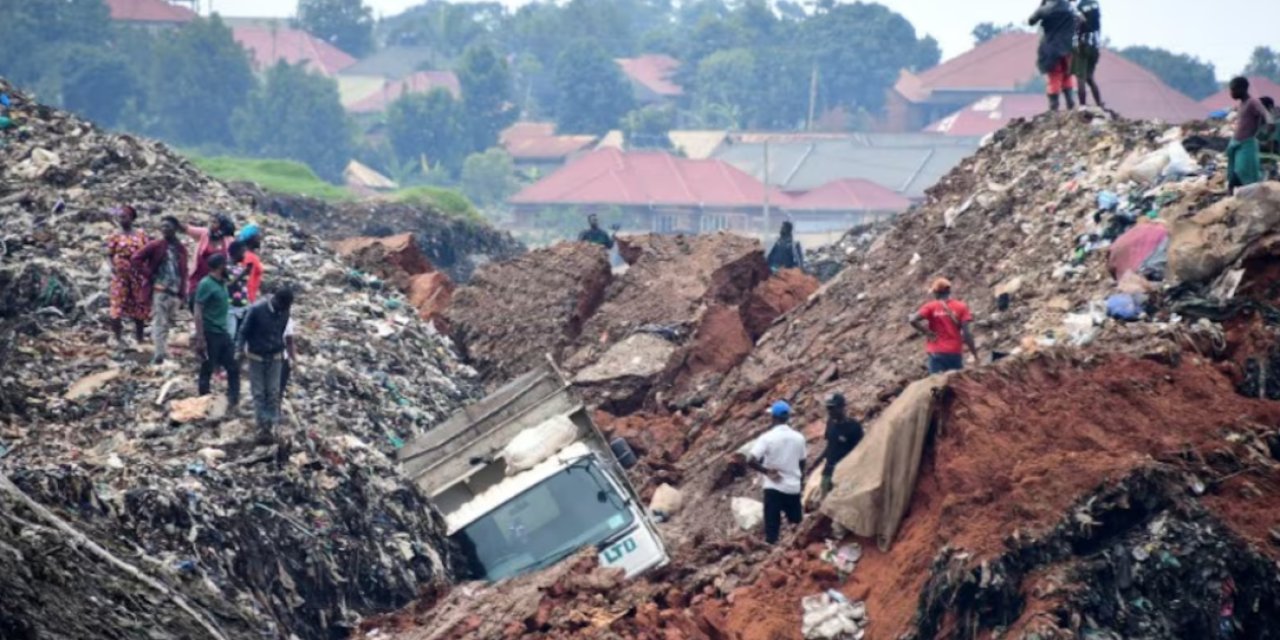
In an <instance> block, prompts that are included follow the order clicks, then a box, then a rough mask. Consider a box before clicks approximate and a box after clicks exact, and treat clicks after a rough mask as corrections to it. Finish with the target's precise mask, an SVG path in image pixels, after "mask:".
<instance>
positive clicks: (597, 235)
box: [578, 213, 617, 249]
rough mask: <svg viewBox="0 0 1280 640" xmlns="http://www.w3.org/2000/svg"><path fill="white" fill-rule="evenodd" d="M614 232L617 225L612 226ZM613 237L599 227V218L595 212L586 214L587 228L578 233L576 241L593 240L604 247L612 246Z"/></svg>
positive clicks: (610, 247)
mask: <svg viewBox="0 0 1280 640" xmlns="http://www.w3.org/2000/svg"><path fill="white" fill-rule="evenodd" d="M614 233H615V234H616V233H617V226H616V225H615V227H614ZM613 240H614V237H613V236H611V235H609V234H607V233H605V231H604V229H601V228H600V218H598V217H596V214H594V213H593V214H591V215H589V216H587V230H586V231H583V232H582V233H580V234H578V242H594V243H596V244H598V245H600V246H602V247H604V248H606V249H612V248H613Z"/></svg>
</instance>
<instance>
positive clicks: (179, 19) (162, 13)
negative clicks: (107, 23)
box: [106, 0, 196, 29]
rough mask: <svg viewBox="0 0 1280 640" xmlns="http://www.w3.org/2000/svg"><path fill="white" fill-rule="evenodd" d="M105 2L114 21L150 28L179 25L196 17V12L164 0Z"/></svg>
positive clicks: (116, 0) (115, 0) (108, 0)
mask: <svg viewBox="0 0 1280 640" xmlns="http://www.w3.org/2000/svg"><path fill="white" fill-rule="evenodd" d="M106 3H107V9H108V10H109V11H110V12H111V19H112V20H114V21H115V22H122V23H126V24H132V25H135V26H141V27H148V28H151V29H168V28H172V27H180V26H182V25H184V24H186V23H188V22H191V21H192V20H195V19H196V12H194V11H192V10H191V9H188V8H186V7H180V6H178V5H174V4H169V3H168V2H166V1H165V0H106Z"/></svg>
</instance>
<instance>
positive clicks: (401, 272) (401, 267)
mask: <svg viewBox="0 0 1280 640" xmlns="http://www.w3.org/2000/svg"><path fill="white" fill-rule="evenodd" d="M330 246H332V247H333V249H334V251H337V252H338V255H340V256H342V259H343V260H345V261H346V262H347V263H348V264H350V265H352V266H354V267H356V268H357V269H359V270H360V271H362V272H363V273H366V274H372V275H374V276H377V277H378V278H381V279H382V280H383V281H385V282H386V283H387V284H389V285H391V286H392V287H394V288H395V289H396V290H398V291H400V292H401V293H403V294H405V295H406V296H408V299H409V304H410V305H413V308H415V309H417V310H418V314H419V315H421V316H422V319H424V320H433V321H435V322H436V323H437V324H441V323H443V319H442V315H443V313H444V311H445V309H448V308H449V304H450V302H451V301H452V300H453V290H454V283H453V280H452V279H450V278H449V275H448V274H446V273H444V272H441V271H438V270H437V269H436V267H435V265H433V264H431V261H430V260H427V257H426V256H425V255H423V253H422V249H421V248H420V247H419V246H418V241H417V239H416V237H415V236H414V235H413V234H410V233H401V234H397V235H394V236H386V237H383V238H369V237H360V238H347V239H345V240H338V241H336V242H333V243H330Z"/></svg>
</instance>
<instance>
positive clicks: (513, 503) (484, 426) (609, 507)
mask: <svg viewBox="0 0 1280 640" xmlns="http://www.w3.org/2000/svg"><path fill="white" fill-rule="evenodd" d="M399 458H400V461H401V463H402V465H403V467H404V470H405V472H406V473H408V474H409V476H410V477H411V478H413V479H414V481H415V482H416V483H417V484H418V486H419V487H420V488H421V489H422V490H423V491H424V492H425V493H426V495H427V496H429V497H430V498H431V501H432V503H433V504H434V505H435V506H436V507H437V508H438V509H439V510H440V511H441V512H442V513H443V514H444V518H445V522H446V524H447V526H448V533H449V536H450V537H451V538H452V539H453V540H454V541H455V542H456V543H458V546H459V547H460V549H461V550H462V552H463V553H464V554H465V556H466V560H467V562H468V564H469V565H470V568H471V573H472V575H473V577H475V578H478V579H483V580H489V581H496V580H501V579H503V578H508V577H511V576H515V575H519V574H522V573H527V572H530V571H536V570H538V569H542V568H544V567H549V566H551V565H553V564H556V563H557V562H560V561H561V560H564V559H565V558H567V557H569V556H571V555H573V554H574V553H576V552H578V551H579V550H581V549H583V548H585V547H589V546H594V547H595V548H596V549H597V550H598V552H599V558H600V564H601V565H602V566H606V567H617V568H621V569H623V570H624V571H625V572H626V575H627V577H632V576H636V575H639V574H640V573H643V572H645V571H648V570H650V569H653V568H655V567H658V566H661V565H663V564H665V563H666V562H667V560H668V556H667V551H666V548H665V546H664V545H663V543H662V539H661V538H660V537H659V536H658V532H657V530H656V529H655V527H654V523H653V521H652V520H651V518H650V517H649V514H648V512H647V511H646V509H645V508H644V506H643V505H642V504H641V502H640V499H639V496H638V495H637V494H636V491H635V489H634V488H633V487H632V486H631V483H630V481H628V479H627V475H626V472H625V470H624V463H626V465H627V466H630V465H631V464H633V463H634V454H632V452H631V450H630V449H629V448H628V447H627V445H626V443H625V442H624V441H622V440H618V439H615V440H614V441H613V442H612V443H610V442H606V441H605V438H604V436H603V435H602V434H601V433H600V431H599V430H598V429H597V428H596V426H595V424H593V423H592V422H591V418H590V416H589V414H588V411H587V410H586V408H585V407H584V406H583V405H582V403H581V402H580V401H578V400H577V398H576V397H575V395H574V394H573V392H572V391H571V390H570V389H569V387H568V386H567V385H566V384H565V382H564V380H563V379H562V377H561V376H560V374H559V373H558V372H557V371H556V370H555V368H554V367H553V366H551V365H550V364H547V365H543V366H542V367H540V368H538V369H535V370H534V371H531V372H529V373H526V374H525V375H523V376H520V377H519V378H517V379H515V380H514V381H512V382H511V383H509V384H507V385H506V386H503V387H502V388H500V389H498V390H497V391H495V392H493V393H492V394H490V395H489V396H487V397H485V398H484V399H483V400H480V401H479V402H477V403H475V404H472V405H470V406H468V407H467V408H465V409H463V410H462V411H460V412H459V413H457V414H455V415H454V416H453V417H451V418H450V419H449V420H447V421H446V422H445V423H444V424H442V425H440V426H438V427H436V428H435V429H432V430H431V431H429V432H427V433H426V434H424V435H422V436H420V437H418V438H417V439H416V440H414V441H412V442H411V443H409V444H408V445H407V446H406V447H405V448H404V449H403V450H402V451H401V453H400V456H399Z"/></svg>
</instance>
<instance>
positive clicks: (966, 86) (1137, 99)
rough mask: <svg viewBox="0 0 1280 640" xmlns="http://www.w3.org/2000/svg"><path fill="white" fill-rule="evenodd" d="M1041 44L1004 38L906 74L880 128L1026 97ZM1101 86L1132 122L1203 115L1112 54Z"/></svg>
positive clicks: (908, 127)
mask: <svg viewBox="0 0 1280 640" xmlns="http://www.w3.org/2000/svg"><path fill="white" fill-rule="evenodd" d="M1039 42H1040V37H1039V36H1038V35H1036V34H1032V33H1021V32H1015V33H1006V34H1003V35H1000V36H997V37H995V38H992V39H991V40H988V41H987V42H984V43H982V44H981V45H978V46H977V47H975V48H974V49H972V50H970V51H968V52H966V53H964V54H961V55H959V56H957V57H955V58H952V59H951V60H948V61H946V62H944V63H942V64H940V65H938V66H936V67H934V68H932V69H929V70H928V71H925V72H923V73H920V74H918V75H914V76H913V75H911V74H909V73H906V72H904V73H903V75H902V77H901V78H900V79H899V81H898V84H897V85H895V87H894V88H893V89H890V90H889V94H888V96H887V99H886V102H885V117H884V121H883V123H882V126H883V127H884V129H885V130H887V131H896V132H908V131H919V130H921V129H923V128H925V127H926V126H927V125H929V124H930V123H933V122H936V121H938V120H941V119H942V118H945V117H947V116H949V115H951V114H953V113H955V112H956V111H958V110H960V109H963V108H965V107H967V106H969V105H971V104H973V103H974V102H977V101H979V100H983V99H986V98H987V97H988V96H991V95H995V94H1012V93H1025V91H1023V90H1022V88H1023V87H1025V86H1026V85H1028V84H1030V83H1032V82H1034V81H1035V80H1036V78H1037V77H1039V75H1040V73H1039V71H1038V70H1037V69H1036V50H1037V48H1038V47H1039ZM1098 85H1099V86H1100V88H1101V89H1102V98H1103V100H1105V101H1106V103H1107V106H1108V107H1109V108H1111V109H1115V110H1116V111H1117V112H1119V113H1120V114H1121V115H1124V116H1128V117H1131V118H1145V119H1160V120H1164V121H1166V122H1171V123H1181V122H1186V121H1188V120H1194V119H1197V118H1199V117H1201V115H1202V112H1203V109H1202V108H1201V107H1200V105H1198V104H1196V102H1195V101H1194V100H1192V99H1191V98H1189V97H1187V96H1185V95H1183V94H1181V93H1179V92H1178V91H1176V90H1174V89H1173V88H1171V87H1169V86H1168V85H1166V84H1165V83H1164V82H1161V81H1160V79H1159V78H1158V77H1156V75H1155V74H1153V73H1151V72H1150V71H1147V70H1146V69H1145V68H1143V67H1142V66H1140V65H1138V64H1137V63H1134V62H1131V61H1129V60H1126V59H1125V58H1124V57H1122V56H1121V55H1120V54H1118V53H1116V52H1114V51H1111V50H1110V49H1107V50H1104V51H1103V54H1102V60H1101V62H1099V64H1098ZM1041 100H1042V101H1043V100H1044V98H1043V97H1042V98H1041ZM1044 109H1046V110H1047V109H1048V103H1047V101H1046V102H1044Z"/></svg>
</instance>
